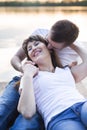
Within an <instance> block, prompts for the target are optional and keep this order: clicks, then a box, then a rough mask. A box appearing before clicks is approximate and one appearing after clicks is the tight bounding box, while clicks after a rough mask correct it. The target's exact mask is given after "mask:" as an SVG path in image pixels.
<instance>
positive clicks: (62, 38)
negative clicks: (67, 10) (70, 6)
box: [51, 20, 79, 45]
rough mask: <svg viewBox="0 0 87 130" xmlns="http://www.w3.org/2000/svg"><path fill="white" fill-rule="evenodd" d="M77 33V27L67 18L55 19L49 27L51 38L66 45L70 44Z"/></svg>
mask: <svg viewBox="0 0 87 130" xmlns="http://www.w3.org/2000/svg"><path fill="white" fill-rule="evenodd" d="M78 34H79V28H78V27H77V26H76V25H75V24H74V23H72V22H71V21H69V20H60V21H57V22H56V23H55V24H54V25H53V26H52V27H51V40H52V41H55V42H60V43H61V42H64V43H65V44H66V45H70V44H72V43H73V42H74V41H75V40H76V38H77V37H78Z"/></svg>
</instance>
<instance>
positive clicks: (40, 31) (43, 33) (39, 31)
mask: <svg viewBox="0 0 87 130" xmlns="http://www.w3.org/2000/svg"><path fill="white" fill-rule="evenodd" d="M48 31H49V30H48V29H36V30H35V31H34V32H33V33H32V34H31V35H41V36H42V37H46V35H47V34H48Z"/></svg>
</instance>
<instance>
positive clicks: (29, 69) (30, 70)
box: [22, 61, 39, 77]
mask: <svg viewBox="0 0 87 130" xmlns="http://www.w3.org/2000/svg"><path fill="white" fill-rule="evenodd" d="M22 68H23V72H24V74H26V75H30V76H32V77H34V76H35V75H37V74H38V71H39V68H37V67H36V66H35V63H34V62H32V61H26V62H25V63H24V64H23V66H22Z"/></svg>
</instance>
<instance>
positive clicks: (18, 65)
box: [11, 47, 26, 72]
mask: <svg viewBox="0 0 87 130" xmlns="http://www.w3.org/2000/svg"><path fill="white" fill-rule="evenodd" d="M25 57H26V55H25V52H24V50H23V48H22V47H21V48H20V49H19V50H18V51H17V53H16V54H15V55H14V56H13V57H12V59H11V65H12V66H13V67H14V68H15V69H16V70H18V71H20V72H23V69H22V61H23V60H24V58H25Z"/></svg>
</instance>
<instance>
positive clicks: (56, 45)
mask: <svg viewBox="0 0 87 130" xmlns="http://www.w3.org/2000/svg"><path fill="white" fill-rule="evenodd" d="M50 37H51V35H50V33H49V34H48V35H47V37H46V39H47V41H48V49H57V50H61V49H63V48H64V47H66V46H65V43H64V42H55V41H52V40H51V38H50Z"/></svg>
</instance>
